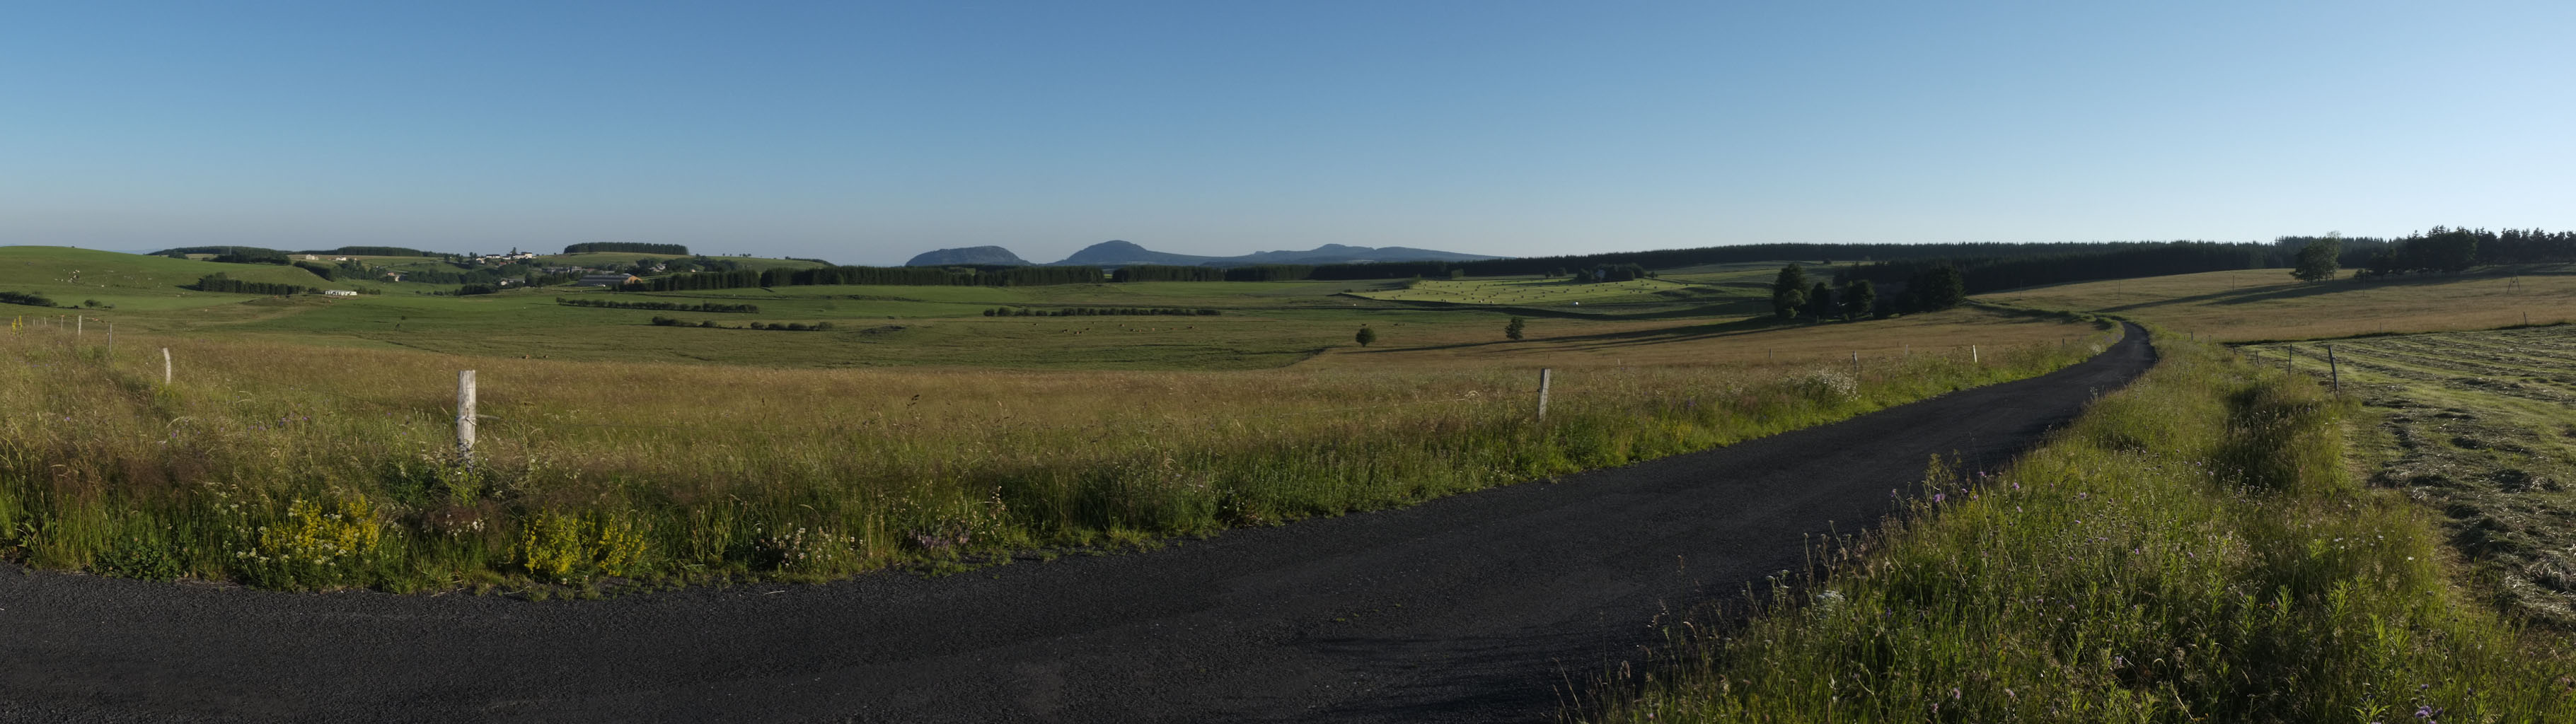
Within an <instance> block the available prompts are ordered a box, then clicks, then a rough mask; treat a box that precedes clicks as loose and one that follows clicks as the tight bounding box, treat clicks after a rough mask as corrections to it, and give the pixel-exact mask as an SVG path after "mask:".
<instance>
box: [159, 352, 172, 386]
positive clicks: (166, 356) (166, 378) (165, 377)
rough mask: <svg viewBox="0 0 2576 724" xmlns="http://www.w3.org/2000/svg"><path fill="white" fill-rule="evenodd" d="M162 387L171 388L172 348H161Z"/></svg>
mask: <svg viewBox="0 0 2576 724" xmlns="http://www.w3.org/2000/svg"><path fill="white" fill-rule="evenodd" d="M161 386H162V387H168V386H170V348H168V347H163V348H161Z"/></svg>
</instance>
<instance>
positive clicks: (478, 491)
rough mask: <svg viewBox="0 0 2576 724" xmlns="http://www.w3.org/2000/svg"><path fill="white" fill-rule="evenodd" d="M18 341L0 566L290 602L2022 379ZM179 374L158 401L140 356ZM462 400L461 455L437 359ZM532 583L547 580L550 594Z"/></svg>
mask: <svg viewBox="0 0 2576 724" xmlns="http://www.w3.org/2000/svg"><path fill="white" fill-rule="evenodd" d="M97 341H98V340H97V339H96V335H91V336H90V338H88V339H87V343H86V344H83V343H76V342H74V341H73V340H71V339H69V338H68V337H67V335H62V334H54V333H50V332H44V331H28V332H21V333H17V334H14V335H11V336H9V337H7V338H6V339H4V340H0V350H5V352H6V355H7V356H8V358H10V359H16V360H20V361H21V363H20V364H16V365H11V366H10V368H9V369H8V371H6V372H0V409H7V410H10V411H11V413H10V414H8V415H5V416H0V552H5V553H6V554H7V555H10V556H12V557H15V558H17V559H19V560H22V561H24V562H27V563H29V564H32V565H37V566H43V567H54V568H67V569H87V570H92V571H99V572H105V573H112V574H118V575H129V576H137V577H146V578H169V577H178V576H188V577H199V578H209V579H231V580H239V581H244V582H248V583H251V584H254V585H260V586H269V587H278V588H296V589H306V588H331V587H345V586H370V587H381V588H387V589H392V590H415V589H421V588H430V587H444V586H451V585H457V584H460V583H462V584H508V585H523V584H545V585H548V586H552V585H574V586H582V587H585V589H586V586H587V584H595V583H599V582H602V581H604V580H608V579H643V580H710V579H720V578H730V577H737V576H756V577H773V578H787V579H820V578H828V577H833V576H840V575H847V574H850V573H854V572H859V571H866V570H872V569H878V568H883V567H887V566H929V567H934V568H942V567H954V566H957V565H962V564H968V563H973V562H975V561H978V560H991V559H995V558H997V557H1000V556H1005V555H1009V554H1013V553H1015V552H1026V551H1031V550H1050V549H1053V550H1062V549H1066V548H1083V547H1104V546H1123V545H1135V544H1141V543H1147V542H1150V541H1153V540H1156V539H1160V538H1166V537H1171V536H1188V535H1200V534H1206V533H1210V532H1214V531H1217V530H1220V529H1223V528H1226V527H1230V526H1244V525H1263V524H1271V523H1276V522H1280V521H1286V520H1294V519H1297V518H1302V517H1308V516H1317V515H1333V514H1338V513H1343V512H1347V511H1354V510H1367V509H1373V508H1383V507H1388V506H1395V505H1403V504H1406V503H1409V502H1414V501H1419V500H1423V499H1427V498H1433V497H1438V496H1443V495H1449V494H1453V493H1458V492H1462V491H1468V490H1475V489H1479V488H1484V487H1489V486H1494V485H1501V484H1507V483H1514V482H1520V481H1525V480H1531V479H1536V478H1543V477H1547V476H1551V475H1556V474H1560V473H1565V472H1571V471H1575V470H1581V469H1586V468H1593V467H1601V466H1610V465H1619V464H1623V463H1627V462H1631V461H1636V460H1642V459H1647V458H1652V457H1658V456H1664V455H1671V454H1675V453H1680V452H1685V451H1691V450H1697V449H1703V448H1707V447H1711V446H1716V445H1723V444H1727V443H1731V442H1735V441H1739V440H1744V439H1747V438H1752V437H1757V436H1761V435H1768V434H1772V433H1776V432H1780V431H1784V430H1789V429H1794V428H1798V427H1804V426H1808V425H1813V424H1817V423H1821V422H1826V421H1830V420H1835V419H1840V418H1844V417H1848V416H1850V415H1853V414H1858V413H1860V412H1863V411H1866V410H1871V409H1876V408H1879V407H1883V406H1886V405H1891V404H1897V403H1901V402H1906V401H1910V400H1914V399H1919V398H1922V397H1926V396H1930V395H1934V394H1939V393H1943V392H1948V391H1950V390H1953V389H1958V388H1962V387H1968V386H1974V385H1980V384H1987V383H1991V382H1996V381H2001V380H2007V379H2014V378H2019V377H2026V376H2030V375H2034V374H2038V373H2042V372H2045V371H2048V370H2052V369H2056V368H2059V367H2062V366H2064V365H2066V364H2069V363H2071V362H2074V361H2076V360H2079V359H2081V358H2082V357H2085V356H2088V355H2089V354H2090V353H2091V352H2092V351H2093V350H2094V349H2097V348H2098V345H2097V344H2090V343H2088V344H2086V345H2075V346H2067V345H2033V346H2029V347H2023V348H2014V349H2008V350H1995V349H1991V348H1989V349H1987V350H1985V353H1984V355H1983V360H1982V363H1981V364H1979V363H1972V362H1970V361H1969V359H1967V358H1966V356H1965V355H1962V354H1914V355H1910V356H1897V357H1873V358H1869V359H1866V360H1864V361H1863V363H1862V364H1861V365H1860V366H1858V367H1853V366H1850V365H1848V364H1839V363H1838V364H1832V365H1821V366H1816V365H1781V366H1670V367H1638V368H1623V367H1610V366H1602V367H1589V368H1576V369H1561V370H1559V374H1558V375H1557V385H1556V389H1555V390H1554V397H1553V399H1552V400H1551V403H1550V407H1549V417H1548V419H1547V420H1546V421H1545V422H1544V423H1543V424H1542V423H1539V422H1535V421H1533V420H1532V419H1531V414H1530V412H1531V406H1532V402H1533V400H1532V398H1531V393H1532V389H1531V388H1532V387H1533V386H1534V383H1535V381H1536V380H1535V378H1536V375H1535V374H1534V370H1528V369H1510V368H1498V367H1481V368H1470V369H1463V370H1456V371H1437V370H1421V369H1414V370H1396V371H1388V370H1377V371H1370V370H1363V369H1339V370H1297V369H1291V370H1272V371H1262V372H1168V373H1118V372H1075V373H1059V372H1047V373H1039V372H1025V373H1013V372H991V371H977V372H963V371H869V370H774V369H743V368H710V367H700V366H683V365H661V364H635V363H595V362H594V363H578V362H558V361H547V360H519V359H488V358H485V359H466V358H457V357H450V356H444V355H434V354H424V353H414V352H399V351H379V350H352V349H329V348H320V347H311V346H301V345H291V344H280V343H266V342H244V341H234V342H219V341H206V340H193V339H178V338H172V339H139V338H136V337H134V336H131V335H129V336H128V338H127V339H125V340H124V341H121V342H120V345H121V346H120V352H119V353H117V354H116V355H110V354H108V353H107V352H106V351H105V350H104V349H102V348H101V347H99V346H98V345H97ZM164 345H166V346H168V347H169V348H170V349H171V351H172V354H173V355H174V357H175V358H176V359H177V360H178V370H179V372H178V375H177V380H176V382H175V383H173V384H169V385H166V386H165V385H163V384H162V382H161V379H160V378H161V369H160V367H161V365H160V356H159V353H158V348H159V347H162V346H164ZM461 367H468V368H476V369H477V370H478V377H479V380H480V381H481V383H482V387H481V389H480V391H479V392H480V397H481V403H480V410H479V411H480V412H481V413H483V414H485V415H488V416H490V417H491V418H492V419H489V420H485V421H484V422H483V423H482V425H481V430H480V433H481V434H480V440H479V445H478V447H477V451H476V452H477V455H476V458H475V460H474V461H473V462H472V464H470V465H469V464H465V463H463V462H461V461H460V460H459V459H458V458H457V456H456V455H455V452H454V449H453V436H452V431H451V427H450V425H451V418H452V415H453V412H452V411H451V410H450V409H448V408H449V405H450V404H451V402H450V401H451V400H452V399H453V397H452V396H453V392H454V390H453V380H454V379H455V375H454V370H456V369H458V368H461ZM538 590H544V589H542V588H540V589H538Z"/></svg>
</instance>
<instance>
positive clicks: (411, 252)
mask: <svg viewBox="0 0 2576 724" xmlns="http://www.w3.org/2000/svg"><path fill="white" fill-rule="evenodd" d="M304 253H306V254H314V255H321V254H330V255H333V256H438V257H445V256H455V255H454V254H442V253H439V252H434V251H421V250H419V249H414V248H411V247H407V246H343V247H340V248H337V249H332V250H329V251H307V252H304Z"/></svg>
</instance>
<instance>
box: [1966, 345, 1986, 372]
mask: <svg viewBox="0 0 2576 724" xmlns="http://www.w3.org/2000/svg"><path fill="white" fill-rule="evenodd" d="M1968 364H1972V365H1976V366H1979V367H1984V366H1986V358H1984V357H1980V356H1977V346H1976V345H1973V344H1972V345H1968Z"/></svg>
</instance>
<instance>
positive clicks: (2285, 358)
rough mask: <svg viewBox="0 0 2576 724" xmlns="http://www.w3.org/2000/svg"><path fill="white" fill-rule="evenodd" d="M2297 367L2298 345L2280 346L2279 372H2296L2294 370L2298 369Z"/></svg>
mask: <svg viewBox="0 0 2576 724" xmlns="http://www.w3.org/2000/svg"><path fill="white" fill-rule="evenodd" d="M2298 365H2299V346H2298V345H2294V344H2285V345H2281V371H2282V372H2292V371H2296V370H2297V368H2298Z"/></svg>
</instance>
